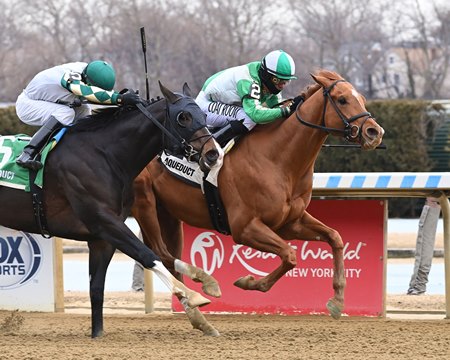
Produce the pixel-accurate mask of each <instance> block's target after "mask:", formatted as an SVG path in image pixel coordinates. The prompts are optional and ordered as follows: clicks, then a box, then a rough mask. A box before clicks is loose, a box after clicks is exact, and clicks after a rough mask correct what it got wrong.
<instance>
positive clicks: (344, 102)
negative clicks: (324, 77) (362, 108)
mask: <svg viewBox="0 0 450 360" xmlns="http://www.w3.org/2000/svg"><path fill="white" fill-rule="evenodd" d="M338 103H339V104H341V105H345V104H347V100H345V97H343V96H341V97H340V98H339V99H338Z"/></svg>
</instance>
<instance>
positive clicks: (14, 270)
mask: <svg viewBox="0 0 450 360" xmlns="http://www.w3.org/2000/svg"><path fill="white" fill-rule="evenodd" d="M10 234H11V232H10V233H8V232H5V231H3V232H2V233H0V290H5V289H13V288H16V287H19V286H22V285H23V284H25V283H26V282H28V281H29V280H31V279H32V278H33V276H34V275H35V274H36V273H37V271H38V270H39V268H40V266H41V263H42V251H41V249H40V247H39V244H38V242H37V241H36V240H35V239H34V238H33V236H32V235H31V234H28V233H25V232H16V231H14V236H11V235H10Z"/></svg>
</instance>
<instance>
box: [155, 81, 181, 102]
mask: <svg viewBox="0 0 450 360" xmlns="http://www.w3.org/2000/svg"><path fill="white" fill-rule="evenodd" d="M158 83H159V88H160V89H161V92H162V93H163V95H164V97H165V98H166V99H167V100H169V102H170V103H171V104H173V103H175V102H176V101H177V100H178V96H177V95H176V94H174V93H173V92H172V91H170V90H169V89H168V88H166V87H165V86H164V85H163V84H161V81H159V80H158Z"/></svg>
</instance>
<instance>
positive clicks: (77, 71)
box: [16, 60, 141, 170]
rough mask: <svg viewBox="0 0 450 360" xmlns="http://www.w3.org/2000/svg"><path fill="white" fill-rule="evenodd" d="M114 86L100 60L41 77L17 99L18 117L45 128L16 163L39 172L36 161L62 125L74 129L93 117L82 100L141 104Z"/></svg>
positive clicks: (59, 68) (65, 66)
mask: <svg viewBox="0 0 450 360" xmlns="http://www.w3.org/2000/svg"><path fill="white" fill-rule="evenodd" d="M115 82H116V74H115V71H114V69H113V67H112V66H111V65H110V64H108V63H107V62H105V61H101V60H97V61H92V62H90V63H89V64H88V63H85V62H74V63H68V64H63V65H58V66H55V67H52V68H50V69H47V70H44V71H41V72H40V73H38V74H37V75H36V76H35V77H34V78H33V79H32V80H31V82H30V83H29V84H28V85H27V87H26V88H25V89H24V90H23V92H22V93H21V94H20V95H19V97H18V98H17V101H16V113H17V116H18V117H19V119H20V120H21V121H23V122H24V123H26V124H28V125H34V126H42V127H41V128H40V129H39V130H38V131H37V132H36V133H35V134H34V136H33V137H32V139H31V140H30V143H29V144H28V145H26V146H25V148H24V150H23V152H22V154H20V155H19V157H18V158H17V159H16V163H17V164H19V165H20V166H23V167H25V168H29V169H33V170H38V169H40V168H41V167H42V163H41V162H39V161H38V160H35V157H36V155H37V154H38V153H39V151H40V150H41V149H42V147H43V146H44V145H45V143H46V142H47V139H48V137H49V136H50V135H51V134H52V133H53V132H54V131H56V130H57V129H58V128H60V127H61V126H62V125H71V124H72V123H73V122H74V121H75V120H77V119H79V118H82V117H85V116H88V115H90V114H91V107H90V106H89V105H88V104H86V103H82V100H84V101H87V102H90V103H96V104H111V105H134V104H137V103H139V102H140V101H141V99H140V97H139V95H138V94H137V93H134V92H124V93H122V92H121V93H118V92H116V91H114V90H113V87H114V84H115Z"/></svg>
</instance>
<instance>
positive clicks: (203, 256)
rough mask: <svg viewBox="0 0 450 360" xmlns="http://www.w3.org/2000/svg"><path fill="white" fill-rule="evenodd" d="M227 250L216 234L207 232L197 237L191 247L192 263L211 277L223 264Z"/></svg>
mask: <svg viewBox="0 0 450 360" xmlns="http://www.w3.org/2000/svg"><path fill="white" fill-rule="evenodd" d="M224 256H225V250H224V247H223V243H222V240H220V237H218V236H217V235H216V234H214V233H213V232H210V231H205V232H202V233H200V234H198V235H197V236H196V238H195V239H194V242H193V243H192V247H191V263H192V264H193V265H194V266H198V267H200V268H202V269H203V270H204V271H205V272H206V273H207V274H209V275H211V274H212V273H213V272H214V271H215V270H217V269H220V268H221V267H222V264H223V259H224Z"/></svg>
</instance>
